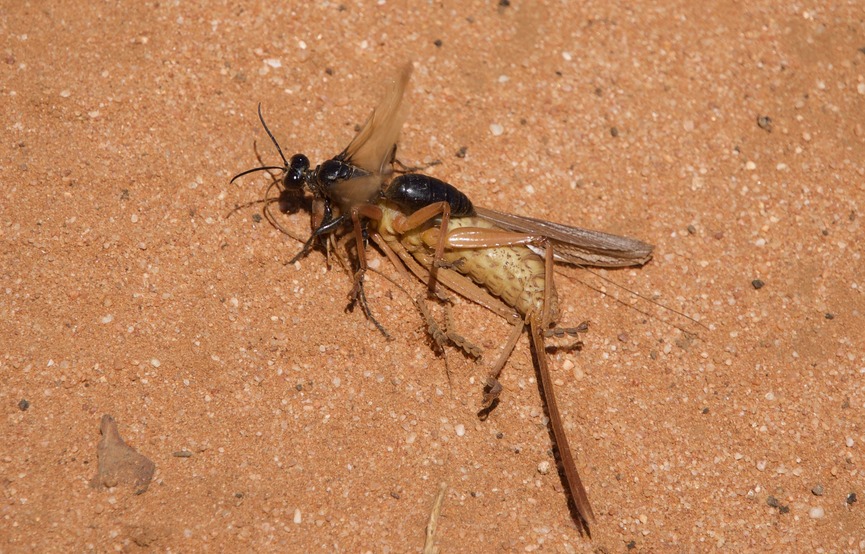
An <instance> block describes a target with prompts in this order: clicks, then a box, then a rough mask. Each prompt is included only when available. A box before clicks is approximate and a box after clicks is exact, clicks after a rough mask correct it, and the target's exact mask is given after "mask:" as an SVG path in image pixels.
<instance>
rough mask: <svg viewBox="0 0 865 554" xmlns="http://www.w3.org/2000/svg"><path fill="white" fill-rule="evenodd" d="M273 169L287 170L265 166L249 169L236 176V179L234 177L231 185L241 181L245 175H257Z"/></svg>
mask: <svg viewBox="0 0 865 554" xmlns="http://www.w3.org/2000/svg"><path fill="white" fill-rule="evenodd" d="M271 169H277V170H283V169H285V168H284V167H279V166H275V165H263V166H261V167H253V168H252V169H247V170H246V171H241V172H240V173H238V174H237V175H235V176H234V177H232V178H231V181H229V183H233V182H235V181H236V180H238V179H240V178H241V177H243V176H244V175H249V174H250V173H255V172H256V171H268V170H271Z"/></svg>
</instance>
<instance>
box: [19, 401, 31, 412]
mask: <svg viewBox="0 0 865 554" xmlns="http://www.w3.org/2000/svg"><path fill="white" fill-rule="evenodd" d="M29 407H30V401H29V400H27V399H26V398H22V399H21V401H20V402H18V409H19V410H21V411H22V412H26V411H27V408H29Z"/></svg>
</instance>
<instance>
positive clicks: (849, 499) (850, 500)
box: [844, 492, 859, 506]
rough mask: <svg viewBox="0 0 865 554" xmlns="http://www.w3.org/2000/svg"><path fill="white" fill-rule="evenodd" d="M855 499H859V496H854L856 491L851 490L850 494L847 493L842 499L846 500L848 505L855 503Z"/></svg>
mask: <svg viewBox="0 0 865 554" xmlns="http://www.w3.org/2000/svg"><path fill="white" fill-rule="evenodd" d="M857 500H859V498H857V497H856V493H855V492H851V493H850V494H848V495H847V498H846V499H845V500H844V501H845V502H847V505H848V506H851V505H853V504H855V503H856V501H857Z"/></svg>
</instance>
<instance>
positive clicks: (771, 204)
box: [0, 0, 865, 552]
mask: <svg viewBox="0 0 865 554" xmlns="http://www.w3.org/2000/svg"><path fill="white" fill-rule="evenodd" d="M280 4H281V3H279V2H257V3H252V2H242V3H233V2H231V3H217V2H214V3H210V5H208V6H204V7H201V6H196V5H193V3H186V2H183V3H179V2H148V3H139V2H128V3H98V4H97V3H93V2H81V1H69V2H64V1H61V2H59V3H41V2H40V3H27V4H25V3H19V2H5V3H4V4H3V5H2V6H0V25H2V37H0V43H2V47H0V62H2V63H0V97H2V101H0V113H2V121H3V140H2V146H0V186H2V202H0V240H2V259H0V279H2V289H0V405H2V409H3V419H2V423H0V445H2V446H0V495H2V496H0V518H2V524H0V550H2V551H4V552H25V551H27V552H33V551H40V552H46V551H64V552H71V551H76V552H80V551H87V550H95V551H100V552H102V551H111V550H120V551H137V550H142V549H153V550H163V551H168V550H170V551H183V552H189V551H215V552H225V551H250V550H255V551H280V552H292V551H294V552H297V551H312V552H316V551H331V550H333V551H349V552H362V551H372V552H411V551H414V552H417V551H419V550H420V549H421V548H422V547H423V544H424V534H425V530H424V528H425V526H426V522H427V519H428V517H429V514H430V510H431V508H432V505H433V502H434V499H435V496H436V494H437V492H438V490H439V484H440V483H446V484H447V491H446V493H445V496H444V500H443V505H442V511H441V518H440V520H439V526H438V529H437V532H436V541H437V544H438V546H439V547H440V548H441V550H442V551H443V552H458V551H462V552H472V551H474V552H477V551H533V550H543V551H552V552H562V551H565V552H621V551H628V550H637V551H654V552H659V551H672V552H686V551H708V550H727V551H731V552H741V551H800V552H806V551H825V552H862V551H865V501H863V495H865V473H863V448H865V357H863V352H865V333H863V329H865V317H863V315H865V314H863V312H865V301H863V290H862V289H863V286H865V283H863V281H862V279H863V277H862V270H863V267H865V266H863V260H862V255H861V244H862V241H863V226H862V219H863V214H862V212H863V209H865V192H863V182H865V50H863V47H865V35H863V32H862V31H863V28H865V27H863V21H865V8H863V4H862V3H861V2H849V3H848V2H836V3H829V2H823V3H819V2H817V3H814V2H812V3H804V4H803V3H792V4H790V3H781V2H767V1H759V0H758V1H756V2H731V1H725V2H718V3H713V4H712V7H706V6H701V7H690V6H689V3H686V2H675V1H669V0H664V1H660V2H652V3H642V5H641V6H639V7H634V6H630V4H632V3H622V4H624V5H608V3H607V2H595V1H591V2H588V3H585V2H582V3H556V2H541V3H537V2H531V3H528V2H519V1H514V2H511V4H510V6H500V5H498V4H497V3H496V2H475V3H470V2H448V1H446V2H432V3H427V4H426V5H424V6H423V7H420V3H414V2H402V1H393V0H387V1H384V0H382V1H381V2H378V3H373V2H368V3H354V2H351V3H345V4H344V5H339V4H338V3H335V2H316V3H315V4H314V5H309V6H306V7H304V8H303V9H299V10H297V11H294V10H292V9H289V8H284V7H281V6H280ZM437 41H439V42H437ZM409 59H410V60H412V61H413V62H414V64H415V72H414V76H413V77H412V83H411V89H410V93H409V96H408V99H409V101H410V103H411V106H412V108H411V110H412V111H411V115H410V117H409V120H408V123H407V125H406V127H405V129H404V133H403V137H402V141H401V143H400V151H401V158H402V159H404V160H406V161H407V162H410V163H419V162H424V161H427V162H428V161H432V160H436V159H438V160H441V161H442V162H443V163H442V164H441V165H440V166H436V167H434V168H432V169H431V170H430V172H432V173H433V174H434V175H436V176H438V177H440V178H443V179H446V180H448V181H450V182H453V183H454V184H456V185H457V186H459V187H460V189H462V190H463V191H465V192H466V193H468V194H469V195H470V196H471V197H472V198H473V199H474V201H475V202H476V203H477V204H479V205H484V206H489V207H494V208H498V209H501V210H505V211H510V212H514V213H521V214H525V215H534V216H537V217H542V218H546V219H550V220H554V221H562V222H568V223H570V224H573V225H580V226H584V227H589V228H595V229H600V230H605V231H610V232H615V233H619V234H624V235H628V236H634V237H638V238H640V239H643V240H646V241H648V242H651V243H653V244H655V245H656V255H655V259H654V260H653V261H652V262H651V263H649V264H648V265H647V266H646V267H644V268H642V269H634V270H625V271H607V272H603V273H601V274H600V275H601V277H606V278H607V279H609V280H610V281H612V283H615V284H611V283H610V282H608V281H604V280H602V279H601V278H600V277H599V276H598V275H597V274H591V273H588V272H586V271H583V270H579V269H576V268H567V267H564V268H562V269H561V270H560V271H559V272H557V275H556V278H557V284H558V288H559V293H560V298H561V303H562V306H563V308H564V314H563V317H562V322H563V324H577V323H579V322H580V321H582V320H584V319H588V320H589V321H590V324H591V328H590V332H589V333H588V334H587V335H586V336H585V339H584V342H585V347H584V349H583V351H582V352H579V353H573V352H558V353H555V354H551V355H550V363H551V365H552V369H553V373H554V378H555V379H556V384H557V387H556V388H557V392H558V396H559V402H560V404H561V406H562V410H563V414H564V418H565V422H566V427H567V430H568V433H569V435H570V437H571V443H572V447H573V450H574V454H575V456H576V457H577V464H578V467H579V468H580V471H581V474H582V476H583V479H584V481H585V484H586V488H587V489H588V492H589V496H590V498H591V501H592V503H593V507H594V510H595V513H596V515H597V523H596V525H595V526H594V527H593V529H592V536H591V537H588V536H586V535H585V534H581V533H580V531H579V530H578V528H577V526H576V525H575V523H574V520H573V518H572V514H571V512H570V511H569V509H568V504H567V498H566V495H565V493H564V492H563V489H562V482H561V480H560V478H559V476H558V475H557V474H556V472H555V471H554V470H553V471H549V472H547V473H546V474H544V473H542V472H539V471H538V470H539V467H541V468H543V466H544V462H551V461H552V457H551V456H552V454H551V448H552V446H551V438H550V435H549V433H548V432H547V427H546V419H545V413H544V408H543V404H542V401H541V396H540V392H539V390H538V386H537V382H536V377H535V372H534V369H533V364H532V360H531V357H530V351H529V347H528V341H527V340H526V338H525V337H524V338H523V340H522V341H521V342H520V343H519V344H518V345H517V349H516V352H515V354H514V355H513V357H512V358H511V360H510V363H509V364H508V366H507V367H506V369H505V373H504V375H503V377H502V382H503V384H504V386H505V391H504V395H503V397H502V403H501V405H500V406H499V407H498V409H497V410H496V411H494V412H493V414H492V416H491V417H490V418H489V419H488V420H487V421H484V422H482V421H479V420H478V418H477V416H476V412H477V410H478V407H479V404H480V401H481V386H482V383H483V378H484V376H485V374H486V371H487V368H488V367H489V364H491V363H492V360H493V358H494V357H495V356H494V352H495V348H496V347H497V346H498V345H499V344H500V343H501V341H503V340H504V337H505V336H506V334H507V331H508V326H507V324H506V323H505V322H504V321H502V320H501V319H499V318H497V317H496V316H494V315H492V314H490V313H489V312H487V311H485V310H483V309H481V308H479V307H477V306H473V305H471V304H469V303H467V302H461V303H459V304H458V305H457V306H456V308H455V317H456V320H457V322H458V323H459V325H460V326H461V328H462V330H463V332H464V334H466V335H468V336H470V337H472V338H474V339H476V340H477V341H478V342H480V343H481V345H482V346H483V347H484V348H486V349H487V351H488V355H487V357H485V358H484V359H483V360H482V361H481V363H475V362H473V361H471V360H469V359H466V358H464V357H463V356H461V355H460V354H459V353H458V352H456V351H454V350H449V351H448V352H447V362H448V363H447V368H446V364H445V360H444V359H443V358H442V357H440V356H437V355H436V353H435V352H434V351H433V349H432V348H431V346H430V341H429V340H428V338H427V336H426V334H425V332H424V328H423V323H422V320H421V317H420V315H419V314H418V312H417V310H416V309H415V308H414V306H413V304H412V302H411V297H412V296H414V295H416V294H418V293H419V292H420V291H422V286H421V285H420V283H415V282H412V281H409V280H405V279H403V280H401V281H400V280H399V278H400V274H399V273H397V272H396V271H395V270H394V269H393V268H392V267H391V266H390V265H389V264H388V262H387V260H386V259H384V258H382V256H380V255H379V254H372V255H371V256H372V258H373V263H374V264H375V263H377V264H379V265H378V267H379V269H380V270H381V271H382V272H383V273H384V274H385V275H387V276H389V277H392V278H394V279H397V282H398V283H401V285H402V286H403V287H407V288H408V290H407V292H408V294H407V293H406V292H403V291H402V290H400V288H398V287H397V286H396V285H395V284H393V283H392V282H390V281H388V280H387V279H385V278H384V277H382V276H381V275H379V274H371V275H370V277H369V279H368V292H369V295H370V303H371V306H372V309H373V310H374V311H375V312H376V313H377V314H378V316H379V319H380V320H381V321H382V322H383V323H384V325H385V326H386V327H387V328H388V329H389V330H390V332H391V333H392V335H393V337H394V338H393V340H390V341H388V340H386V339H385V338H384V337H383V336H382V335H381V334H380V333H378V332H377V331H376V330H375V329H374V328H373V327H372V326H371V325H370V323H369V322H367V321H366V320H365V318H364V317H363V314H362V313H360V311H358V310H355V311H354V312H352V313H346V311H345V309H346V305H347V296H346V295H347V293H348V290H349V288H350V285H351V283H350V279H349V277H348V276H347V274H346V273H345V272H343V271H342V270H340V269H339V267H334V269H332V270H331V271H328V270H327V269H326V262H325V258H324V255H323V254H322V252H320V251H316V252H315V253H313V254H311V255H310V256H308V257H307V258H305V259H303V260H302V261H301V262H299V263H298V264H295V265H287V261H288V260H290V259H291V257H292V256H293V255H294V254H295V253H296V252H297V251H298V250H299V248H300V246H301V245H300V244H299V243H298V242H297V241H295V240H293V239H292V238H290V237H288V236H286V235H285V234H282V233H280V232H279V231H277V230H276V229H274V228H273V227H271V226H270V225H268V224H267V222H266V221H265V220H263V219H261V205H260V204H257V205H250V206H246V207H241V208H240V209H239V210H237V211H236V212H234V213H233V215H231V216H230V217H227V216H228V215H229V214H230V213H231V212H232V210H233V209H234V208H236V207H237V206H240V205H243V204H245V203H247V202H251V201H254V200H256V199H260V198H262V197H263V196H264V193H265V189H266V187H267V184H268V181H267V178H266V176H265V175H263V174H259V175H256V176H251V177H249V178H246V179H243V180H241V181H239V182H236V183H234V184H229V180H230V178H231V176H232V175H234V174H235V173H237V172H239V171H241V170H244V169H247V168H250V167H253V166H255V165H256V164H257V162H256V160H255V152H254V149H253V144H254V141H257V143H258V149H259V151H260V152H261V154H262V156H263V159H264V160H265V161H267V162H268V163H276V162H278V157H277V155H276V153H275V152H274V151H273V149H272V147H271V145H270V144H269V143H268V140H267V137H266V136H265V134H264V133H263V131H262V129H261V127H260V125H259V123H258V120H257V116H256V105H257V103H259V102H261V103H262V105H263V108H264V111H265V115H266V117H267V119H268V122H269V125H270V126H271V128H272V129H273V130H274V132H275V134H276V135H277V137H278V139H279V140H280V142H281V144H282V147H283V149H284V150H286V154H287V155H290V154H292V153H294V152H298V151H300V152H305V153H306V154H307V155H308V156H309V157H310V158H311V159H312V160H313V162H314V163H316V162H320V161H322V160H324V159H327V158H329V157H331V156H333V155H335V154H336V153H337V152H339V151H340V150H341V149H342V148H343V147H344V146H345V145H346V144H347V143H348V141H349V140H350V139H351V137H352V136H353V134H354V129H355V126H356V125H357V124H359V123H361V122H362V121H363V120H364V119H365V117H366V115H367V114H368V113H369V110H370V109H371V108H372V107H373V106H374V105H375V103H376V102H377V101H378V99H379V98H380V96H381V94H382V92H383V89H384V82H385V81H386V79H387V78H388V77H390V76H391V75H392V74H393V72H394V70H395V68H396V67H398V66H399V64H401V63H403V62H405V61H406V60H409ZM494 130H495V131H496V132H494ZM499 131H500V132H499ZM460 148H465V156H464V157H458V156H457V155H456V153H457V152H458V150H460ZM280 221H281V223H282V224H283V225H284V226H285V227H286V228H287V229H288V230H289V231H291V232H292V233H294V234H296V235H297V236H301V237H305V236H307V235H308V233H309V216H308V213H306V212H303V211H301V212H298V213H296V214H293V215H284V216H282V215H281V216H280ZM755 280H759V281H761V282H762V284H763V286H762V288H757V287H756V286H755V285H754V284H753V282H754V281H755ZM616 285H621V286H623V287H627V288H628V289H630V290H632V291H634V292H635V293H637V294H639V295H640V296H636V295H634V294H631V293H629V292H627V291H626V290H623V289H621V288H619V287H618V286H616ZM641 297H642V298H641ZM646 299H649V300H652V301H654V302H657V303H659V304H661V305H663V306H664V307H659V306H658V305H657V304H654V303H652V302H650V301H648V300H646ZM690 318H693V319H690ZM448 370H449V371H448ZM448 374H449V376H448ZM103 414H111V415H112V416H113V417H114V418H115V420H116V421H117V424H118V429H119V432H120V434H121V435H122V436H123V438H124V440H125V441H126V442H127V443H128V444H129V446H131V447H133V448H134V449H135V450H137V451H138V452H139V453H141V454H143V455H144V456H146V457H148V458H150V459H151V460H152V461H153V462H155V464H156V473H155V478H154V480H153V482H152V483H151V485H150V487H149V489H148V490H147V492H145V493H143V494H139V495H136V494H134V491H133V488H131V487H124V486H118V487H116V488H113V489H105V488H104V487H103V488H101V489H98V488H93V487H91V486H90V485H91V479H93V477H94V475H95V474H96V468H97V457H96V455H97V444H98V443H99V441H100V420H101V418H102V416H103ZM853 495H856V496H853Z"/></svg>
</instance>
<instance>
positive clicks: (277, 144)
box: [258, 102, 288, 169]
mask: <svg viewBox="0 0 865 554" xmlns="http://www.w3.org/2000/svg"><path fill="white" fill-rule="evenodd" d="M258 119H259V121H261V125H262V127H264V130H265V131H266V132H267V136H269V137H270V140H271V142H273V145H274V146H276V151H277V152H279V157H280V158H282V163H284V164H285V167H288V160H286V159H285V154H283V153H282V148H280V147H279V143H278V142H276V139H275V138H274V137H273V133H271V132H270V129H268V128H267V123H265V122H264V116H263V115H261V102H259V103H258ZM279 169H283V168H282V167H280V168H279Z"/></svg>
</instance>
